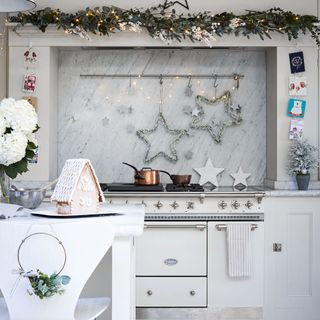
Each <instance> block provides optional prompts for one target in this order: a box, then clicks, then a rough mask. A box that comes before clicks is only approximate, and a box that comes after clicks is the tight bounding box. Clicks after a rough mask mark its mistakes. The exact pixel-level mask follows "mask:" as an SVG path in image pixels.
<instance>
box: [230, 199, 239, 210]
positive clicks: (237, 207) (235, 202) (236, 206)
mask: <svg viewBox="0 0 320 320" xmlns="http://www.w3.org/2000/svg"><path fill="white" fill-rule="evenodd" d="M239 207H240V203H239V202H238V201H237V200H233V201H232V202H231V208H232V209H235V210H237V209H239Z"/></svg>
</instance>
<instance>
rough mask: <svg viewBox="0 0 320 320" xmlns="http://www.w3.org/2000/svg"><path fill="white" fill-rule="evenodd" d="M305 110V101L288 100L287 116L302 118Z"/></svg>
mask: <svg viewBox="0 0 320 320" xmlns="http://www.w3.org/2000/svg"><path fill="white" fill-rule="evenodd" d="M305 110H306V101H305V100H299V99H289V103H288V116H290V117H295V118H303V117H304V113H305Z"/></svg>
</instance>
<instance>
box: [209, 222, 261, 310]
mask: <svg viewBox="0 0 320 320" xmlns="http://www.w3.org/2000/svg"><path fill="white" fill-rule="evenodd" d="M232 223H251V222H250V221H245V222H240V221H234V222H225V221H215V222H209V223H208V305H209V306H213V307H218V308H223V307H258V306H263V272H264V267H263V266H264V223H263V221H261V222H257V221H254V222H252V224H255V225H257V228H255V229H254V230H252V231H251V242H252V260H253V272H252V276H251V277H249V278H231V277H229V275H228V250H227V234H226V229H225V228H219V226H218V227H217V225H222V227H225V226H227V225H228V224H232Z"/></svg>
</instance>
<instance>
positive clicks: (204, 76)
mask: <svg viewBox="0 0 320 320" xmlns="http://www.w3.org/2000/svg"><path fill="white" fill-rule="evenodd" d="M80 77H81V78H128V79H131V78H154V79H160V78H162V79H173V78H175V79H190V78H191V79H233V80H239V79H242V78H244V75H243V74H237V73H233V74H80Z"/></svg>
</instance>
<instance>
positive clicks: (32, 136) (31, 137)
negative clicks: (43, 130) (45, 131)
mask: <svg viewBox="0 0 320 320" xmlns="http://www.w3.org/2000/svg"><path fill="white" fill-rule="evenodd" d="M27 139H28V141H29V142H32V143H34V144H35V145H36V146H37V145H38V140H37V138H36V135H35V133H30V134H28V135H27Z"/></svg>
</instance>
